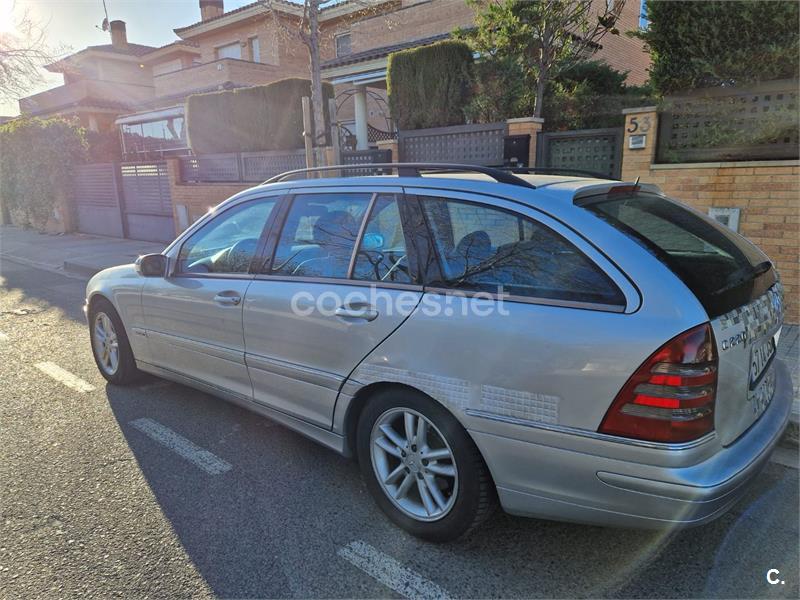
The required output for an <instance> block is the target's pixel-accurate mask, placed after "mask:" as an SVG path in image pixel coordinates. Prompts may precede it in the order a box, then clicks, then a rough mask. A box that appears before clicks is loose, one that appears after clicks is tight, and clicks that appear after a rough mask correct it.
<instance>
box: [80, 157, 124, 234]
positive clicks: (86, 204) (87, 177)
mask: <svg viewBox="0 0 800 600" xmlns="http://www.w3.org/2000/svg"><path fill="white" fill-rule="evenodd" d="M71 191H72V201H73V203H74V205H75V212H76V215H77V217H78V231H81V232H83V233H93V234H97V235H109V236H112V237H124V236H125V228H124V226H123V221H122V205H121V202H120V180H119V171H118V169H117V165H115V164H114V163H96V164H90V165H77V166H76V167H75V169H74V171H73V185H72V189H71Z"/></svg>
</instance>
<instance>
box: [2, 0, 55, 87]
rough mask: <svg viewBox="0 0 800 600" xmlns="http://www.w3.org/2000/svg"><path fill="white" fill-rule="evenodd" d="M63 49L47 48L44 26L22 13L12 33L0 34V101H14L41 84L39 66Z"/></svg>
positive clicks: (27, 13) (27, 14)
mask: <svg viewBox="0 0 800 600" xmlns="http://www.w3.org/2000/svg"><path fill="white" fill-rule="evenodd" d="M12 15H13V6H12ZM12 18H13V17H12ZM63 50H64V49H53V48H50V47H49V46H48V45H47V43H46V40H45V29H44V27H43V26H42V25H41V24H40V23H38V22H37V21H36V20H34V19H33V18H32V17H31V16H30V14H29V12H28V11H27V10H26V11H25V12H23V13H22V16H20V17H19V18H18V19H16V22H15V23H14V27H13V31H7V32H0V102H13V101H15V100H17V99H19V98H21V97H22V96H24V95H25V94H27V93H28V92H29V91H30V90H31V89H32V88H33V87H35V86H36V85H37V84H39V83H41V82H42V80H43V79H42V72H41V67H42V66H43V65H46V64H48V63H50V62H54V61H55V60H57V56H56V55H57V54H59V53H61V52H63Z"/></svg>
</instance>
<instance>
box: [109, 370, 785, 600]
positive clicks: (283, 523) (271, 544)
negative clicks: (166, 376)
mask: <svg viewBox="0 0 800 600" xmlns="http://www.w3.org/2000/svg"><path fill="white" fill-rule="evenodd" d="M156 381H157V380H156ZM106 392H107V396H108V400H109V403H110V405H111V408H112V410H113V413H114V415H115V417H116V419H117V421H118V423H119V426H120V429H121V430H122V432H123V434H124V435H125V437H126V439H127V442H128V444H129V446H130V449H131V451H132V452H133V454H134V456H135V458H136V460H137V461H138V464H139V467H140V469H141V472H142V474H143V475H144V477H145V478H146V480H147V482H148V484H149V486H150V488H151V490H152V492H153V494H154V496H155V498H156V500H157V502H158V503H159V505H160V507H161V510H162V511H163V514H164V516H165V517H166V518H167V519H168V520H169V522H170V524H171V526H172V528H173V529H174V531H175V533H176V535H177V536H178V537H179V539H180V541H181V543H182V544H183V546H184V548H185V549H186V552H187V554H188V555H189V557H190V559H191V560H192V562H193V564H194V565H195V567H196V568H197V569H198V571H199V572H200V573H201V575H202V576H203V577H204V578H205V580H206V581H207V582H208V584H209V586H210V587H211V589H212V590H213V591H214V593H215V594H216V595H218V596H221V597H268V596H269V597H275V596H281V597H286V596H295V597H351V596H376V595H384V596H385V595H389V590H388V589H387V588H383V587H382V586H380V585H379V584H377V583H376V582H374V581H372V580H371V579H369V578H366V579H367V583H368V584H369V585H372V586H375V587H369V585H367V584H365V583H364V579H365V576H364V575H363V574H357V573H358V572H357V571H356V570H355V569H354V568H353V567H351V566H349V565H348V564H347V563H346V562H345V561H344V560H343V559H342V558H340V557H338V556H337V551H338V550H339V549H340V548H342V547H343V546H345V545H346V544H348V543H350V542H352V541H355V540H363V541H365V542H367V543H369V544H371V545H372V546H374V547H375V548H377V549H379V550H380V551H381V552H384V553H386V554H387V555H389V556H391V557H393V558H394V559H395V560H397V561H400V562H401V563H402V564H403V565H406V566H408V567H409V568H412V569H414V570H416V571H417V572H419V573H421V574H422V575H423V576H425V577H428V578H429V579H431V580H432V581H435V582H436V584H437V585H439V586H441V587H442V588H444V589H446V590H448V592H449V593H450V594H451V595H453V596H456V597H488V596H503V597H573V596H601V595H615V594H616V593H617V592H622V590H624V589H625V588H626V586H629V585H631V582H632V581H639V582H641V584H640V585H642V586H645V587H646V588H647V589H650V588H651V587H652V586H654V587H652V593H653V594H654V595H660V596H663V595H664V594H665V593H667V595H672V596H683V595H686V596H692V595H693V592H694V595H700V594H702V592H703V591H704V589H705V587H704V586H706V578H705V577H700V578H697V577H695V578H694V580H691V579H690V578H686V579H688V580H681V581H678V582H676V581H675V571H674V568H669V569H664V568H663V565H662V564H661V563H660V561H659V557H662V556H669V557H674V556H676V555H677V556H680V561H679V563H680V564H687V563H688V564H692V565H693V567H692V568H693V569H694V571H693V572H701V573H704V572H711V571H712V570H714V569H717V572H716V576H719V572H718V570H719V565H718V564H717V563H716V562H715V556H716V554H717V549H718V548H719V547H720V546H721V545H723V543H724V541H725V539H726V533H727V530H728V528H729V527H730V526H731V524H732V523H734V522H735V521H736V519H737V518H738V516H737V514H736V511H732V513H731V514H730V515H726V516H723V517H722V518H721V519H719V520H718V521H716V522H714V523H712V524H711V525H708V526H706V527H703V528H698V529H690V530H685V531H681V532H672V533H669V532H667V533H665V532H653V531H634V530H621V529H606V528H601V527H590V526H583V525H575V524H567V523H556V522H548V521H540V520H534V519H523V518H515V517H511V516H508V515H505V514H504V513H502V512H501V511H498V513H497V514H495V515H494V516H493V517H492V518H491V519H490V520H489V521H488V522H487V523H486V524H484V525H483V526H482V527H481V528H480V529H478V530H477V531H476V532H475V533H473V534H472V535H471V536H470V537H468V538H466V539H462V540H459V541H457V542H454V543H451V544H444V545H435V544H429V543H426V542H423V541H420V540H418V539H416V538H413V537H412V536H409V535H407V534H406V533H405V532H403V531H401V530H399V529H397V528H396V527H395V526H394V525H392V524H391V523H390V522H389V521H388V520H387V519H386V517H385V516H384V515H383V514H382V513H381V512H380V510H379V509H378V508H377V506H376V505H375V504H374V502H373V501H372V499H371V498H370V496H369V494H368V492H367V490H366V488H365V486H364V485H363V483H362V480H361V476H360V472H359V469H358V466H357V465H356V463H355V462H354V461H352V460H347V459H345V458H342V457H340V456H338V455H336V454H335V453H333V452H331V451H329V450H327V449H325V448H323V447H321V446H319V445H317V444H315V443H314V442H312V441H310V440H307V439H306V438H304V437H302V436H301V435H299V434H296V433H294V432H292V431H290V430H288V429H286V428H284V427H282V426H280V425H277V424H274V423H272V422H271V421H269V420H268V419H264V418H262V417H260V416H258V415H255V414H254V413H251V412H249V411H246V410H244V409H242V408H240V407H237V406H234V405H231V404H228V403H226V402H224V401H221V400H218V399H216V398H213V397H211V396H208V395H206V394H203V393H201V392H197V391H194V390H191V389H189V388H186V387H184V386H180V385H177V384H166V383H165V384H163V385H158V386H156V387H153V385H152V383H151V384H146V385H145V386H144V388H143V389H138V388H133V389H131V388H118V387H115V386H110V385H109V386H108V387H107V390H106ZM142 418H148V419H151V420H153V421H157V422H158V423H160V424H162V425H164V426H166V427H169V428H170V429H172V430H173V431H175V432H177V433H178V434H179V435H181V436H183V437H185V438H186V439H188V440H191V441H192V442H193V443H194V444H197V445H198V446H201V447H202V448H204V449H206V450H208V451H210V452H213V453H214V454H215V455H216V456H218V457H219V458H221V459H223V460H224V461H226V462H228V463H229V464H230V465H231V466H232V468H231V469H230V470H229V471H227V472H225V473H222V474H220V475H209V474H208V473H206V472H204V471H202V470H201V469H199V468H197V467H195V466H194V465H193V464H191V463H189V462H187V461H185V460H184V459H182V458H180V457H178V456H177V455H176V454H175V453H173V452H171V451H169V450H168V449H166V448H164V447H163V446H160V445H159V444H157V443H156V442H154V441H153V440H152V439H150V438H148V437H147V436H145V435H144V434H143V433H142V432H141V431H139V430H138V429H137V428H136V427H134V426H132V425H131V422H132V421H135V420H137V419H142ZM772 477H773V478H776V477H777V476H774V475H773V476H772ZM776 482H777V479H776ZM751 502H752V499H751ZM746 506H747V503H746V502H745V504H744V507H745V508H746ZM676 553H677V554H676ZM670 564H673V563H670ZM787 566H788V565H787ZM729 569H730V567H729ZM364 585H367V587H364ZM664 586H666V587H664ZM638 590H639V588H637V591H636V592H633V594H634V595H636V594H638V593H641V592H640V591H638ZM622 593H623V595H624V592H622Z"/></svg>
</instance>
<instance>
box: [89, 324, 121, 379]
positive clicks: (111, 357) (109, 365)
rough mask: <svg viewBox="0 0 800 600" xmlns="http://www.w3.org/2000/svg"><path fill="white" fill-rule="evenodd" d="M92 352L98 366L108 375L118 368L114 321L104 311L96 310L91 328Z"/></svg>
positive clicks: (117, 342)
mask: <svg viewBox="0 0 800 600" xmlns="http://www.w3.org/2000/svg"><path fill="white" fill-rule="evenodd" d="M92 342H93V344H94V352H95V355H96V356H97V361H98V363H100V368H102V369H103V371H105V372H106V374H108V375H114V373H116V372H117V369H118V368H119V339H118V338H117V331H116V329H114V323H113V322H112V321H111V318H110V317H109V316H108V315H107V314H106V313H104V312H98V313H97V315H96V316H95V318H94V327H93V328H92Z"/></svg>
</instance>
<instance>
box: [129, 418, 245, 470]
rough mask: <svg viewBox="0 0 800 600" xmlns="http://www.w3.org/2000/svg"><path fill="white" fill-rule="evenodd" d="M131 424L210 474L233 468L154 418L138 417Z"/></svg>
mask: <svg viewBox="0 0 800 600" xmlns="http://www.w3.org/2000/svg"><path fill="white" fill-rule="evenodd" d="M131 425H133V426H134V427H135V428H136V429H138V430H139V431H141V432H142V433H144V434H145V435H146V436H148V437H149V438H151V439H152V440H154V441H156V442H158V443H159V444H161V445H162V446H166V447H167V448H169V449H170V450H172V451H173V452H175V453H176V454H178V455H179V456H181V457H183V458H185V459H186V460H188V461H189V462H190V463H192V464H193V465H195V466H196V467H199V468H201V469H203V471H205V472H206V473H208V474H209V475H220V474H222V473H225V472H227V471H230V470H231V469H232V468H233V467H232V466H231V464H230V463H229V462H226V461H224V460H222V459H221V458H220V457H219V456H217V455H216V454H213V453H211V452H209V451H208V450H205V449H204V448H201V447H200V446H198V445H197V444H195V443H194V442H191V441H189V440H187V439H186V438H185V437H183V436H182V435H178V434H177V433H175V432H174V431H172V429H170V428H169V427H165V426H164V425H162V424H161V423H158V422H156V421H153V420H152V419H147V418H142V419H136V420H135V421H131Z"/></svg>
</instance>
